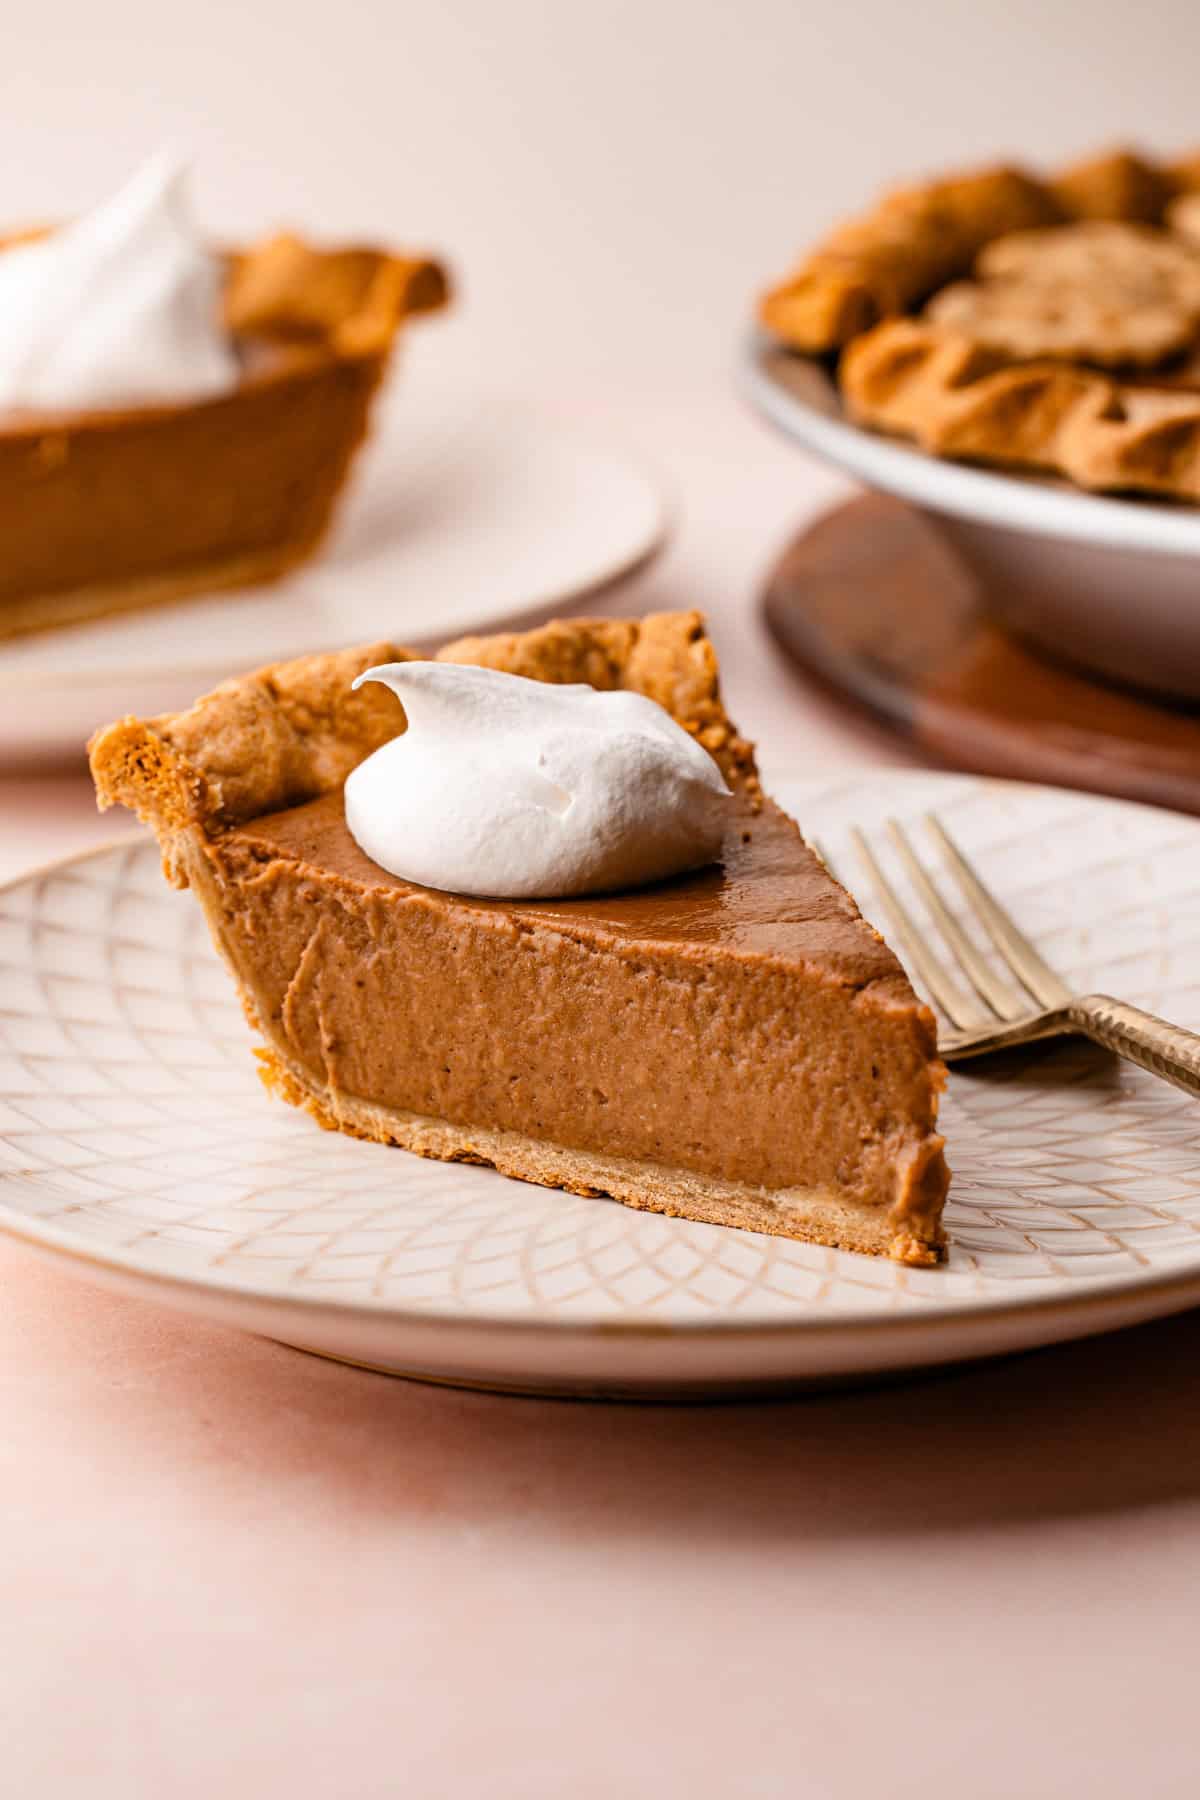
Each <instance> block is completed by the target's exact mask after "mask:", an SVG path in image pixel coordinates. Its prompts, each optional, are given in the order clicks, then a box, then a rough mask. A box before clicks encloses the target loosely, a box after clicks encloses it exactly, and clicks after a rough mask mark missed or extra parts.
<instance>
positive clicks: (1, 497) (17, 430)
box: [0, 353, 381, 603]
mask: <svg viewBox="0 0 1200 1800" xmlns="http://www.w3.org/2000/svg"><path fill="white" fill-rule="evenodd" d="M306 360H307V366H306ZM380 366H381V364H380V361H379V360H378V359H369V358H367V359H361V360H351V359H347V360H344V361H338V362H335V361H333V360H331V359H329V358H319V357H315V356H313V357H309V358H307V359H304V358H302V357H300V356H298V355H296V356H291V355H290V353H289V356H287V357H285V356H283V355H282V354H281V355H280V356H278V357H277V358H276V357H272V358H271V359H270V366H269V367H265V366H264V367H262V368H256V369H255V370H254V371H253V372H250V373H248V374H247V375H246V377H245V378H244V379H243V380H242V382H241V383H239V385H238V387H237V388H235V389H234V390H233V391H232V392H231V393H230V394H228V395H224V396H222V397H220V398H218V399H215V400H210V401H207V402H205V403H204V404H202V405H194V406H181V407H153V408H145V409H142V410H140V411H136V412H112V413H95V414H92V415H88V416H86V417H69V416H64V417H63V418H61V419H55V420H50V419H47V418H45V417H42V418H41V419H40V420H39V421H38V422H36V423H32V422H30V421H29V419H28V416H25V417H24V419H22V418H21V417H19V416H18V415H9V417H8V419H7V420H0V535H2V537H3V543H4V556H3V560H2V561H0V603H2V602H3V601H4V600H6V599H19V598H21V597H23V596H25V595H29V594H41V593H52V592H53V593H57V592H61V591H64V590H70V589H72V588H76V587H82V586H86V585H89V584H93V583H97V582H113V581H117V580H122V579H127V580H133V579H136V578H137V577H139V576H144V575H147V574H151V573H155V572H158V571H161V570H163V569H168V568H170V569H178V568H186V567H187V566H188V565H189V564H191V563H197V564H200V563H206V562H208V561H210V560H211V559H212V558H213V557H215V556H218V555H230V556H235V555H245V554H247V553H251V552H255V551H262V550H265V549H268V548H270V547H272V546H275V545H277V544H280V543H289V542H292V541H296V542H301V541H306V540H308V539H310V538H315V537H316V536H318V535H319V533H320V531H321V529H322V527H323V525H324V523H325V520H326V518H327V516H328V512H329V506H330V504H331V503H332V500H333V497H334V494H335V492H336V489H337V486H338V484H339V482H340V479H341V476H342V473H343V471H344V468H345V462H346V458H347V457H348V455H349V454H350V452H351V451H352V450H353V449H354V447H355V446H356V444H357V443H358V441H359V439H360V438H361V436H362V433H363V431H364V430H365V428H366V417H367V406H368V403H369V401H370V398H371V394H372V391H373V389H374V387H375V385H376V382H377V380H378V377H379V370H380Z"/></svg>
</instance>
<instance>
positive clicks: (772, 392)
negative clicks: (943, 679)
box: [743, 335, 1200, 697]
mask: <svg viewBox="0 0 1200 1800" xmlns="http://www.w3.org/2000/svg"><path fill="white" fill-rule="evenodd" d="M743 378H744V381H745V386H746V390H747V392H748V394H749V396H750V398H751V400H752V401H753V402H754V404H755V406H756V407H758V409H759V410H760V411H761V412H762V413H764V414H765V415H766V417H767V418H768V419H770V420H771V422H772V423H773V424H775V425H777V426H778V427H779V428H780V429H781V430H782V431H783V432H784V433H786V435H787V436H788V437H790V438H792V439H793V440H794V441H795V442H796V443H799V444H801V445H803V446H804V448H805V449H806V450H809V451H811V452H812V453H813V454H814V455H816V456H819V457H821V458H823V459H824V460H825V461H826V462H830V463H833V464H834V465H835V466H836V467H837V468H839V469H843V470H845V472H846V473H847V474H849V475H852V476H854V478H855V479H856V480H858V481H861V482H864V483H866V484H867V485H868V486H869V487H874V488H879V489H881V490H882V491H883V492H884V493H888V494H895V495H897V496H898V498H900V499H902V500H908V501H910V502H911V503H912V504H913V505H915V506H918V507H920V508H921V509H922V510H923V511H925V512H928V513H929V514H931V515H932V517H933V518H934V519H935V520H936V521H937V523H938V525H939V527H940V528H941V530H942V531H943V533H944V534H945V536H946V537H948V538H949V539H950V541H951V543H952V544H953V545H954V547H955V548H956V549H957V550H958V551H959V553H960V555H962V556H963V557H964V558H965V559H966V560H967V562H968V563H970V564H971V565H972V567H973V568H975V570H976V571H977V572H978V573H979V574H980V575H981V576H982V577H983V578H984V581H985V584H986V591H987V594H988V598H989V600H990V602H991V604H992V605H993V607H994V608H995V609H996V610H997V611H998V612H999V613H1000V614H1001V616H1002V617H1003V619H1004V621H1005V622H1006V623H1007V624H1009V625H1010V626H1012V627H1013V628H1014V629H1015V630H1018V631H1020V632H1022V633H1023V634H1024V635H1025V636H1027V637H1032V638H1033V639H1035V640H1036V641H1037V642H1039V643H1041V644H1043V645H1044V646H1045V647H1046V648H1048V649H1050V650H1051V651H1053V652H1054V653H1055V654H1057V655H1060V656H1065V657H1067V658H1069V659H1070V660H1071V661H1072V662H1076V663H1081V664H1083V665H1085V666H1087V667H1089V668H1094V669H1096V670H1098V671H1099V672H1100V673H1101V674H1106V675H1110V676H1113V677H1115V678H1116V679H1118V680H1120V681H1133V682H1137V683H1139V684H1141V685H1144V686H1147V687H1151V688H1155V689H1158V690H1161V691H1162V692H1165V693H1168V694H1182V695H1190V696H1193V697H1200V605H1198V604H1197V592H1198V591H1200V507H1194V506H1183V505H1178V506H1177V505H1173V504H1171V503H1170V502H1167V501H1156V500H1149V499H1148V500H1132V499H1131V500H1118V499H1113V498H1111V497H1109V496H1107V495H1101V494H1085V493H1081V492H1080V491H1079V490H1078V489H1076V488H1073V487H1071V486H1069V485H1068V484H1067V483H1065V482H1060V481H1052V480H1049V479H1043V478H1041V477H1033V476H1025V475H1018V474H1006V473H999V472H996V471H994V470H989V469H979V468H971V467H968V466H967V465H965V464H963V463H954V462H948V461H945V460H944V459H942V458H940V457H936V456H930V455H928V454H927V453H926V452H925V451H923V450H920V449H918V448H917V447H916V446H915V445H913V444H906V443H903V442H900V441H898V440H896V439H893V438H886V437H881V436H879V435H878V434H877V433H875V432H872V431H868V430H866V429H864V428H863V427H862V426H859V425H855V424H852V423H851V422H850V421H849V420H848V419H847V418H846V417H845V415H844V413H843V410H842V406H841V401H840V398H839V395H838V391H837V387H836V385H835V383H834V381H833V380H832V378H831V376H830V374H829V372H828V371H827V369H826V368H825V367H824V365H822V364H821V363H818V362H814V361H811V360H810V359H808V358H806V357H802V356H795V355H793V354H791V353H790V352H788V351H785V350H782V349H781V348H780V347H779V346H778V345H775V344H772V343H770V342H769V341H768V340H766V339H765V338H763V337H761V336H758V335H755V336H753V337H751V338H750V339H749V340H748V342H747V345H746V349H745V353H744V358H743Z"/></svg>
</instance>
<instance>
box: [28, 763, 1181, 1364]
mask: <svg viewBox="0 0 1200 1800" xmlns="http://www.w3.org/2000/svg"><path fill="white" fill-rule="evenodd" d="M772 786H773V788H774V791H775V792H776V793H778V794H779V796H780V798H781V799H782V800H783V801H784V803H785V804H786V805H788V806H789V807H790V808H791V809H792V810H793V811H794V812H795V813H796V814H797V815H798V816H799V817H800V818H801V820H802V821H803V822H804V824H805V826H806V828H807V829H808V830H809V831H810V832H811V833H812V834H813V835H814V836H816V837H818V838H819V839H820V840H821V842H822V843H823V844H824V845H825V847H826V848H827V849H828V851H829V852H830V853H831V854H832V855H833V856H834V857H835V858H836V859H837V860H839V861H840V862H841V863H842V864H843V866H844V867H845V869H846V870H847V871H848V872H849V871H851V862H850V859H849V856H848V854H847V852H846V849H845V827H846V823H847V822H848V821H857V822H859V823H861V824H862V825H864V826H866V827H868V828H869V827H872V826H876V825H878V824H879V823H880V822H881V821H882V820H883V819H884V818H885V817H886V816H887V815H888V814H889V813H895V814H897V815H898V816H900V817H902V818H903V817H909V818H912V817H915V816H917V815H919V814H920V813H921V812H922V811H923V810H924V809H925V808H926V807H929V806H937V807H938V809H939V810H940V812H941V813H942V815H943V817H944V818H945V819H946V820H947V822H948V823H949V825H950V827H951V829H952V830H953V831H954V833H955V834H956V835H957V836H958V837H959V838H960V840H961V841H962V842H963V843H964V845H965V846H966V847H967V848H968V849H969V850H970V851H972V852H974V853H975V855H976V856H977V857H978V858H979V861H980V863H981V865H982V867H983V869H984V870H985V872H986V876H987V878H988V879H989V881H992V882H994V884H995V885H996V887H997V888H998V889H999V891H1000V893H1001V894H1002V895H1003V896H1004V897H1005V898H1006V900H1008V901H1010V902H1011V904H1012V906H1013V910H1014V911H1015V913H1016V915H1017V917H1018V919H1019V920H1020V922H1021V923H1022V925H1023V926H1024V927H1025V929H1026V930H1027V931H1029V932H1030V934H1031V935H1032V936H1033V937H1035V938H1036V939H1037V941H1038V942H1039V943H1040V944H1041V946H1042V948H1043V949H1044V950H1045V952H1046V954H1047V956H1048V958H1049V959H1050V960H1051V961H1052V962H1053V963H1055V964H1056V966H1058V967H1059V968H1060V969H1062V970H1063V971H1064V973H1066V974H1067V975H1068V977H1069V978H1070V979H1071V980H1073V981H1074V982H1076V983H1077V984H1078V985H1079V986H1080V987H1081V988H1104V989H1108V990H1109V991H1111V992H1113V993H1115V994H1119V995H1121V996H1122V997H1124V998H1126V999H1129V1000H1133V1001H1136V1002H1138V1003H1140V1004H1141V1005H1144V1006H1148V1007H1150V1008H1152V1009H1153V1010H1155V1011H1159V1012H1163V1013H1166V1014H1167V1015H1168V1016H1170V1017H1171V1018H1174V1019H1177V1020H1178V1021H1179V1022H1180V1023H1183V1024H1186V1025H1191V1026H1193V1027H1195V1026H1197V1025H1200V942H1198V941H1197V929H1196V921H1197V919H1198V918H1200V822H1197V821H1195V820H1189V819H1185V818H1182V817H1179V816H1177V815H1175V814H1173V813H1167V812H1161V811H1157V810H1155V809H1152V808H1144V807H1137V806H1131V805H1125V804H1120V803H1117V802H1113V801H1107V800H1099V799H1094V798H1091V797H1088V796H1084V795H1080V794H1073V793H1066V792H1063V791H1060V790H1057V789H1050V788H1036V787H1024V786H1020V785H1017V784H1009V783H998V782H982V781H976V780H971V779H968V778H965V777H960V776H944V775H925V774H915V775H914V774H899V775H897V774H895V773H892V772H879V773H876V774H873V775H870V776H868V777H866V778H861V777H858V778H855V779H852V780H846V781H843V782H828V781H827V782H824V783H812V782H803V781H797V780H786V779H784V780H781V779H778V778H777V779H776V780H775V781H774V782H773V783H772ZM158 861H159V859H158V853H157V850H156V848H154V847H152V846H151V845H149V844H146V843H144V842H135V843H132V844H129V845H125V846H119V847H116V848H111V849H107V850H104V851H101V852H99V853H96V854H93V855H91V856H88V857H84V858H81V859H77V860H75V861H73V862H70V863H66V864H63V865H60V866H58V867H56V868H52V869H49V870H46V871H43V872H40V873H37V874H34V875H31V876H28V877H26V878H24V879H23V880H21V881H19V882H17V883H16V884H14V885H13V886H11V887H9V888H8V889H6V890H5V891H4V892H3V893H2V894H0V993H2V995H3V1001H2V1010H0V1227H3V1228H5V1229H7V1230H9V1231H11V1232H13V1233H15V1234H16V1235H18V1236H21V1237H23V1238H25V1239H27V1240H28V1241H30V1242H31V1243H34V1244H36V1245H39V1246H41V1247H42V1248H44V1249H45V1250H48V1251H51V1252H55V1253H58V1254H61V1255H65V1256H67V1257H71V1258H74V1259H76V1260H78V1261H79V1262H80V1263H81V1265H86V1267H87V1268H88V1269H89V1270H90V1271H91V1272H92V1273H93V1274H94V1275H95V1276H96V1277H98V1278H102V1279H105V1280H107V1281H109V1282H116V1283H118V1284H120V1285H122V1286H124V1287H126V1288H129V1289H133V1290H138V1291H142V1292H146V1293H150V1294H157V1295H159V1296H160V1297H162V1298H165V1299H171V1300H174V1301H176V1302H177V1303H179V1304H182V1305H185V1306H188V1307H191V1308H192V1309H193V1310H195V1311H196V1312H198V1313H202V1314H205V1315H207V1316H209V1317H213V1318H218V1319H224V1320H227V1321H229V1322H230V1323H234V1324H238V1325H242V1326H245V1327H246V1328H248V1329H250V1330H257V1331H263V1332H268V1333H271V1334H273V1335H275V1336H279V1337H282V1338H284V1339H286V1340H288V1341H290V1342H292V1343H296V1344H299V1345H301V1346H305V1347H309V1348H313V1349H317V1350H320V1351H322V1352H324V1353H326V1354H332V1355H337V1356H342V1357H345V1358H347V1359H350V1360H354V1361H362V1362H367V1363H372V1364H377V1365H382V1366H386V1367H390V1368H394V1369H397V1370H400V1371H403V1372H411V1373H418V1374H422V1375H425V1376H431V1377H434V1378H437V1379H442V1380H453V1381H465V1382H470V1383H477V1384H480V1385H489V1386H497V1387H519V1388H521V1387H523V1388H531V1389H538V1390H541V1391H563V1392H584V1393H586V1392H598V1391H599V1392H608V1393H638V1394H650V1393H665V1392H669V1393H675V1394H679V1395H686V1394H691V1393H702V1392H712V1391H726V1390H730V1389H739V1388H741V1389H745V1388H749V1387H754V1386H769V1385H772V1384H776V1383H783V1382H786V1383H793V1382H799V1381H808V1380H828V1379H831V1378H839V1377H840V1378H846V1377H857V1376H862V1375H865V1374H877V1373H881V1372H883V1371H886V1370H897V1369H905V1368H912V1367H915V1366H919V1365H923V1364H932V1363H938V1362H946V1361H949V1360H953V1359H957V1358H962V1357H970V1356H979V1355H986V1354H993V1353H996V1352H998V1351H1002V1350H1006V1349H1016V1348H1023V1347H1029V1346H1032V1345H1037V1344H1045V1343H1050V1342H1054V1341H1056V1340H1060V1339H1064V1338H1069V1337H1076V1336H1082V1335H1085V1334H1087V1333H1089V1332H1092V1331H1097V1330H1101V1329H1104V1328H1106V1327H1108V1326H1111V1325H1117V1324H1125V1323H1131V1322H1133V1321H1134V1320H1138V1319H1146V1318H1150V1317H1153V1316H1155V1315H1158V1314H1162V1313H1165V1312H1169V1311H1172V1310H1175V1309H1177V1308H1179V1307H1181V1306H1184V1305H1187V1304H1190V1303H1191V1302H1192V1301H1194V1300H1197V1299H1200V1166H1198V1164H1197V1159H1196V1154H1195V1144H1196V1129H1197V1112H1196V1108H1195V1105H1194V1103H1192V1102H1189V1101H1188V1100H1187V1099H1186V1098H1185V1096H1184V1095H1182V1094H1180V1093H1178V1092H1177V1091H1176V1090H1174V1089H1173V1088H1170V1087H1168V1086H1166V1085H1165V1084H1163V1083H1161V1082H1158V1081H1156V1080H1154V1079H1153V1078H1152V1077H1150V1076H1149V1075H1146V1074H1144V1073H1142V1072H1141V1071H1140V1070H1137V1069H1134V1068H1131V1067H1129V1066H1127V1065H1125V1064H1118V1063H1116V1062H1114V1061H1111V1060H1110V1059H1109V1058H1107V1057H1106V1056H1104V1055H1103V1054H1102V1053H1100V1052H1098V1051H1095V1050H1094V1049H1092V1048H1091V1047H1090V1046H1087V1045H1083V1044H1078V1045H1077V1044H1064V1045H1058V1046H1047V1047H1044V1048H1042V1049H1040V1050H1038V1051H1036V1052H1034V1053H1025V1054H1022V1055H1021V1056H1019V1057H1014V1058H1010V1059H1007V1060H1004V1061H997V1062H994V1063H993V1064H992V1065H991V1066H984V1065H980V1064H968V1065H966V1066H964V1067H962V1068H961V1069H960V1070H957V1071H955V1072H954V1073H953V1074H952V1077H951V1083H950V1089H949V1093H948V1095H947V1099H946V1105H945V1115H944V1117H945V1127H946V1134H947V1138H948V1140H949V1153H950V1159H951V1162H952V1165H953V1168H954V1186H953V1189H952V1199H951V1203H950V1207H949V1209H948V1213H947V1223H948V1224H949V1227H950V1230H951V1233H952V1239H953V1248H952V1253H951V1256H950V1260H949V1263H948V1265H947V1266H946V1267H944V1268H941V1269H929V1270H919V1269H917V1270H914V1269H903V1268H900V1267H898V1266H896V1265H895V1264H892V1263H889V1262H885V1261H881V1260H877V1259H874V1258H870V1257H862V1256H854V1255H850V1254H847V1253H843V1252H837V1251H832V1250H823V1249H819V1248H815V1247H813V1246H809V1245H804V1244H796V1243H792V1242H790V1241H788V1240H786V1239H783V1238H771V1237H764V1236H757V1235H755V1234H753V1233H748V1232H738V1231H726V1230H722V1229H720V1228H718V1227H715V1226H705V1225H695V1224H691V1223H688V1222H687V1221H685V1220H679V1219H664V1218H657V1217H655V1216H654V1215H652V1214H648V1213H638V1212H634V1211H631V1210H628V1209H626V1208H624V1207H621V1206H619V1205H617V1204H616V1203H614V1202H612V1201H609V1200H603V1199H600V1200H585V1199H579V1198H576V1197H574V1196H571V1195H567V1194H561V1193H557V1192H554V1191H551V1190H546V1189H542V1188H537V1187H531V1186H527V1185H526V1184H524V1183H521V1182H515V1181H510V1180H508V1179H506V1178H505V1177H503V1176H500V1175H497V1174H496V1173H495V1172H494V1171H491V1170H487V1169H476V1168H470V1167H467V1166H463V1165H457V1164H443V1163H435V1162H426V1161H423V1160H421V1159H419V1158H417V1157H413V1156H408V1155H406V1154H404V1153H403V1152H401V1151H397V1150H392V1149H388V1148H386V1147H384V1146H380V1145H375V1144H365V1143H358V1142H355V1141H354V1140H352V1139H349V1138H344V1137H340V1136H337V1135H335V1134H331V1133H326V1132H322V1131H320V1130H318V1129H317V1128H316V1127H315V1126H314V1125H313V1124H312V1123H311V1121H309V1120H308V1119H307V1118H305V1117H304V1116H303V1115H301V1114H299V1113H297V1112H294V1111H293V1110H292V1109H290V1108H288V1107H286V1106H282V1105H279V1104H276V1103H272V1102H270V1101H268V1099H267V1098H266V1096H265V1095H264V1093H263V1091H262V1089H261V1088H260V1086H259V1084H258V1082H257V1080H256V1078H255V1075H254V1072H253V1063H252V1058H251V1056H250V1047H249V1043H248V1041H247V1034H246V1030H245V1027H244V1025H243V1022H242V1018H241V1014H240V1010H239V1008H238V1005H237V1002H236V1001H235V999H234V997H233V993H232V991H231V989H230V988H229V985H228V983H227V981H226V979H225V977H224V975H223V973H221V972H219V971H218V969H217V968H216V966H215V963H214V955H213V952H212V950H211V949H210V947H209V944H208V940H207V937H206V935H205V931H204V926H203V923H202V921H201V918H200V914H199V910H198V908H196V907H195V905H194V903H193V902H192V901H191V899H190V897H189V896H188V895H186V894H182V895H181V894H178V893H175V892H174V891H173V890H171V889H169V888H167V887H166V886H165V885H164V883H163V881H162V878H161V875H160V873H159V866H158ZM866 904H867V909H868V911H871V910H873V909H872V906H871V899H870V896H869V895H867V896H866Z"/></svg>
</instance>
